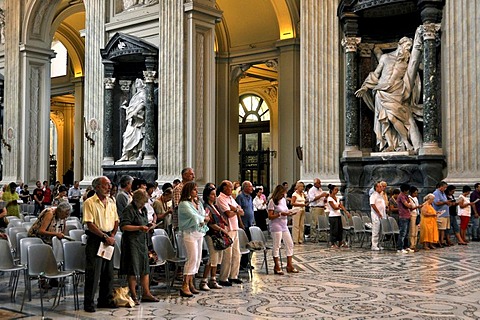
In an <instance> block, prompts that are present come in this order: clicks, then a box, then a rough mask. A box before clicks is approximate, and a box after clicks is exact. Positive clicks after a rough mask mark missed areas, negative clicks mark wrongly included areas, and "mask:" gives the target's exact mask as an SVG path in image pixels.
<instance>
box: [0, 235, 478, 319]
mask: <svg viewBox="0 0 480 320" xmlns="http://www.w3.org/2000/svg"><path fill="white" fill-rule="evenodd" d="M270 257H271V253H270V255H269V260H270V261H269V269H270V271H272V268H273V262H272V261H271V258H270ZM294 259H295V264H296V266H297V267H298V269H300V270H301V272H300V273H298V274H287V273H286V274H285V275H284V276H278V275H273V274H269V275H266V274H265V269H264V268H263V269H261V268H260V267H261V262H262V260H263V254H259V253H255V254H254V256H253V262H254V265H255V270H254V273H253V279H249V278H248V275H247V274H246V273H243V274H241V277H242V278H243V279H244V280H246V281H245V282H244V284H243V285H234V287H230V288H224V289H222V290H215V291H210V292H209V293H201V294H199V295H196V296H195V298H191V299H188V298H181V297H179V295H178V290H176V291H175V292H173V291H172V293H171V294H167V293H166V292H165V290H164V289H162V288H160V287H153V288H152V290H153V292H154V293H155V294H157V295H158V296H159V298H160V299H161V301H160V302H158V303H144V304H141V305H140V306H138V307H135V308H132V309H127V308H120V309H112V310H109V309H97V312H96V313H94V314H89V313H86V312H84V311H83V310H81V311H74V307H73V296H72V295H71V293H68V294H69V295H67V298H66V300H64V301H62V302H61V303H60V305H59V306H58V307H57V308H56V309H55V310H54V311H51V310H46V316H47V317H48V318H52V319H118V318H123V319H195V320H201V319H229V320H236V319H480V271H479V268H478V266H479V261H480V243H470V244H469V245H468V246H454V247H449V248H444V249H437V250H430V251H420V252H417V253H415V254H397V253H396V252H393V251H388V250H386V251H381V252H372V251H369V250H367V249H361V248H356V247H355V248H351V249H329V248H326V246H325V243H320V244H313V243H306V244H304V245H300V246H296V247H295V257H294ZM284 264H285V262H284ZM8 279H9V277H8V275H3V276H1V277H0V301H1V306H2V309H0V315H2V319H18V318H23V319H39V318H40V317H39V316H38V315H40V300H39V296H38V295H36V296H35V295H34V297H33V299H32V301H31V302H27V303H26V307H25V309H24V314H20V313H16V311H18V310H19V309H20V303H21V298H22V294H23V283H21V284H20V285H19V294H18V297H17V303H10V299H9V289H8V288H7V284H8ZM177 285H178V283H177ZM80 290H81V292H80V294H81V296H82V294H83V288H80ZM37 291H38V290H37ZM81 302H82V301H81ZM46 305H47V306H48V307H49V306H50V305H51V300H50V301H49V302H48V301H47V304H46ZM9 310H11V311H9ZM3 313H6V315H3Z"/></svg>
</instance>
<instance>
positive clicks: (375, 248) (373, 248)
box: [372, 247, 380, 251]
mask: <svg viewBox="0 0 480 320" xmlns="http://www.w3.org/2000/svg"><path fill="white" fill-rule="evenodd" d="M372 251H380V248H379V247H372Z"/></svg>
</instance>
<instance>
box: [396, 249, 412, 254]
mask: <svg viewBox="0 0 480 320" xmlns="http://www.w3.org/2000/svg"><path fill="white" fill-rule="evenodd" d="M409 252H410V251H408V250H406V249H402V250H397V253H409Z"/></svg>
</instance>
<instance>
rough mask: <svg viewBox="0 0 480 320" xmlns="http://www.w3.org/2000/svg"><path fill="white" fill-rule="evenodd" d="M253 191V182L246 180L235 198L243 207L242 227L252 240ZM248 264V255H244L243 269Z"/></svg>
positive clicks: (253, 218)
mask: <svg viewBox="0 0 480 320" xmlns="http://www.w3.org/2000/svg"><path fill="white" fill-rule="evenodd" d="M252 192H253V184H252V183H251V182H250V181H248V180H245V181H244V182H243V183H242V192H240V194H238V195H237V197H236V198H235V201H237V203H238V204H239V205H240V207H242V209H243V216H241V217H240V218H241V219H239V221H238V222H239V223H240V228H242V229H243V230H245V233H246V234H247V237H248V240H252V237H251V236H250V227H251V226H253V223H254V221H255V217H254V212H253V210H254V209H253V199H252ZM247 266H248V255H242V258H241V260H240V267H241V268H242V269H245V268H247Z"/></svg>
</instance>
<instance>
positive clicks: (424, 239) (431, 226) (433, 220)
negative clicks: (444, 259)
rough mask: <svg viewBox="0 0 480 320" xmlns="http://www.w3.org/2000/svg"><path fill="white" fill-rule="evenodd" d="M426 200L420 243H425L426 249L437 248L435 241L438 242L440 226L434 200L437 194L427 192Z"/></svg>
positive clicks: (423, 208) (423, 209) (421, 223)
mask: <svg viewBox="0 0 480 320" xmlns="http://www.w3.org/2000/svg"><path fill="white" fill-rule="evenodd" d="M423 200H424V201H425V202H424V204H423V207H422V210H421V214H422V218H421V219H420V243H422V244H423V248H424V249H425V250H430V249H435V247H434V246H433V244H434V243H437V242H438V226H437V214H438V212H437V211H435V209H434V208H433V206H432V204H433V200H435V195H434V194H433V193H429V194H427V195H426V196H425V197H423Z"/></svg>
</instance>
